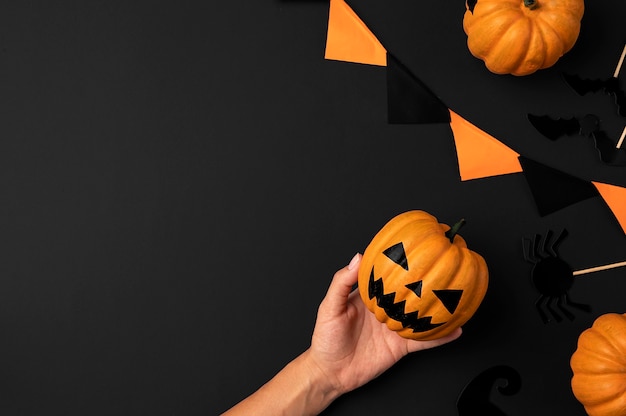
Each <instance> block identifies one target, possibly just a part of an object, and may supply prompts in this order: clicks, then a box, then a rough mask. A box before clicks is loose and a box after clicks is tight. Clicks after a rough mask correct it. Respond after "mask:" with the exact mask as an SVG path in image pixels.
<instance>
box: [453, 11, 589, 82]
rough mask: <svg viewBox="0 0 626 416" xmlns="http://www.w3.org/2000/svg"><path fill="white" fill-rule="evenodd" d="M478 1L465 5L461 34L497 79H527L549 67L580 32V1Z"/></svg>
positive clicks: (573, 41) (567, 49)
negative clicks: (528, 4)
mask: <svg viewBox="0 0 626 416" xmlns="http://www.w3.org/2000/svg"><path fill="white" fill-rule="evenodd" d="M537 4H538V5H537V6H536V7H535V8H533V9H530V8H528V7H526V6H525V5H524V1H523V0H478V1H477V3H476V4H475V6H474V9H473V12H471V11H470V9H469V7H468V6H467V3H466V8H467V10H466V12H465V15H464V17H463V29H464V30H465V33H466V34H467V46H468V48H469V50H470V52H471V53H472V55H474V56H475V57H476V58H479V59H481V60H483V61H484V62H485V65H486V66H487V69H489V70H490V71H491V72H493V73H496V74H513V75H518V76H522V75H529V74H532V73H533V72H536V71H537V70H539V69H543V68H548V67H551V66H552V65H554V64H555V63H556V61H557V60H558V59H559V58H560V57H561V56H563V54H565V53H566V52H567V51H569V50H570V49H571V48H572V47H573V46H574V44H575V43H576V40H577V39H578V35H579V33H580V21H581V19H582V16H583V13H584V9H585V6H584V1H583V0H537Z"/></svg>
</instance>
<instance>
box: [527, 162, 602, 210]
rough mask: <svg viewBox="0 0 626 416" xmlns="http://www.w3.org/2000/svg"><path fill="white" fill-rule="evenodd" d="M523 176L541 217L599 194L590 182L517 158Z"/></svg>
mask: <svg viewBox="0 0 626 416" xmlns="http://www.w3.org/2000/svg"><path fill="white" fill-rule="evenodd" d="M519 161H520V164H521V165H522V169H523V171H524V176H525V177H526V181H527V182H528V186H529V187H530V191H531V193H532V195H533V198H534V199H535V204H536V205H537V210H538V211H539V215H541V216H542V217H543V216H545V215H548V214H551V213H553V212H555V211H558V210H560V209H562V208H565V207H567V206H570V205H572V204H575V203H576V202H580V201H583V200H585V199H588V198H592V197H594V196H598V195H599V192H598V190H597V189H596V187H595V186H593V184H592V183H591V182H588V181H585V180H583V179H579V178H576V177H575V176H572V175H569V174H567V173H565V172H562V171H560V170H557V169H553V168H551V167H549V166H546V165H544V164H541V163H539V162H536V161H534V160H531V159H528V158H526V157H524V156H520V157H519Z"/></svg>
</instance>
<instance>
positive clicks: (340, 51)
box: [324, 0, 387, 66]
mask: <svg viewBox="0 0 626 416" xmlns="http://www.w3.org/2000/svg"><path fill="white" fill-rule="evenodd" d="M324 58H326V59H332V60H337V61H346V62H355V63H360V64H370V65H379V66H386V65H387V50H386V49H385V48H384V47H383V45H382V44H381V43H380V42H379V41H378V39H377V38H376V36H374V34H373V33H372V32H371V31H370V30H369V29H368V27H367V26H366V25H365V23H363V21H362V20H361V19H360V18H359V17H358V16H357V15H356V13H355V12H354V10H352V9H351V8H350V6H348V4H347V3H346V2H345V1H344V0H330V10H329V13H328V33H327V35H326V53H325V55H324Z"/></svg>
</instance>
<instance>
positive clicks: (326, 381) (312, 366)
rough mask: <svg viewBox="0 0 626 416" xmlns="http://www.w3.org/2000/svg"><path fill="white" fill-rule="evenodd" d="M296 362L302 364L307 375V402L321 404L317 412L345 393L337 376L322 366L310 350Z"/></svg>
mask: <svg viewBox="0 0 626 416" xmlns="http://www.w3.org/2000/svg"><path fill="white" fill-rule="evenodd" d="M296 362H297V363H298V364H299V365H301V366H302V373H303V374H306V375H307V376H306V380H307V388H308V391H307V402H309V403H312V404H314V406H315V405H319V409H317V410H316V412H317V413H319V412H321V411H322V410H324V409H325V408H326V407H328V406H329V405H330V404H331V403H332V402H333V401H334V400H335V399H337V398H338V397H339V396H341V395H342V394H343V392H342V391H341V388H340V386H339V385H338V383H336V381H335V378H334V377H333V376H332V375H331V374H326V373H325V372H324V371H323V370H322V369H321V368H320V366H319V365H318V364H317V363H316V362H315V360H314V359H313V358H312V356H311V353H310V350H307V351H305V352H304V353H302V354H301V355H300V356H299V357H298V358H297V359H296ZM314 406H313V407H314ZM317 413H315V414H317Z"/></svg>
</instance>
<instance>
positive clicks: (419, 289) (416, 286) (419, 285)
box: [405, 280, 422, 298]
mask: <svg viewBox="0 0 626 416" xmlns="http://www.w3.org/2000/svg"><path fill="white" fill-rule="evenodd" d="M405 286H406V287H407V288H408V289H411V290H412V291H413V292H415V294H416V295H417V297H419V298H421V297H422V281H421V280H420V281H419V282H415V283H409V284H408V285H405Z"/></svg>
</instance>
